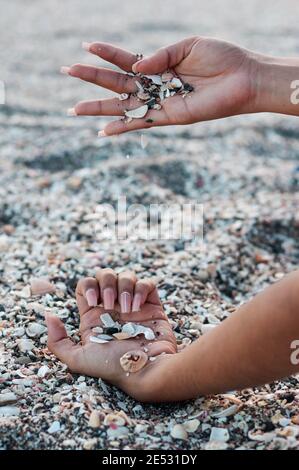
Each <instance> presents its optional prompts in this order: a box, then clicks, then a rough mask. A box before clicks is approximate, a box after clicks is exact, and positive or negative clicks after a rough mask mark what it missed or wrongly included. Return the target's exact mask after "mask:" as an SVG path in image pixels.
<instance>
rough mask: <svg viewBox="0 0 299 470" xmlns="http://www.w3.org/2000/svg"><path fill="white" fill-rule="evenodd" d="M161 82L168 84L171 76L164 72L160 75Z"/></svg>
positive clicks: (169, 73)
mask: <svg viewBox="0 0 299 470" xmlns="http://www.w3.org/2000/svg"><path fill="white" fill-rule="evenodd" d="M161 79H162V82H169V81H170V80H172V79H173V74H172V73H171V72H164V73H162V75H161Z"/></svg>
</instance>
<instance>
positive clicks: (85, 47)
mask: <svg viewBox="0 0 299 470" xmlns="http://www.w3.org/2000/svg"><path fill="white" fill-rule="evenodd" d="M90 46H91V42H82V47H83V49H85V50H86V51H87V52H89V51H90Z"/></svg>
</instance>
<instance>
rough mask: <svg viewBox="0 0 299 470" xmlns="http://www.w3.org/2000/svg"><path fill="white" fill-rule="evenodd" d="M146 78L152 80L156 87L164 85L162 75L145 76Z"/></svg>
mask: <svg viewBox="0 0 299 470" xmlns="http://www.w3.org/2000/svg"><path fill="white" fill-rule="evenodd" d="M145 77H146V78H148V79H149V80H151V81H152V82H153V83H154V84H155V85H162V78H161V77H160V75H145Z"/></svg>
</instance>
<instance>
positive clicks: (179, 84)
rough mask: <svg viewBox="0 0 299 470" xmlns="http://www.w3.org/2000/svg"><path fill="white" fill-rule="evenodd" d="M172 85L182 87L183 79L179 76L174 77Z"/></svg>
mask: <svg viewBox="0 0 299 470" xmlns="http://www.w3.org/2000/svg"><path fill="white" fill-rule="evenodd" d="M171 85H172V88H182V86H183V84H182V82H181V80H180V79H179V78H177V77H174V78H173V79H172V80H171Z"/></svg>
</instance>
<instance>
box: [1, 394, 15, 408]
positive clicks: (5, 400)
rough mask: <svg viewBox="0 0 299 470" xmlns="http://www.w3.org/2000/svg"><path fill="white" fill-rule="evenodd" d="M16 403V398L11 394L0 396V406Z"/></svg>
mask: <svg viewBox="0 0 299 470" xmlns="http://www.w3.org/2000/svg"><path fill="white" fill-rule="evenodd" d="M17 401H18V397H17V396H16V395H15V394H14V393H13V392H6V393H2V394H0V406H3V405H11V404H13V403H16V402H17Z"/></svg>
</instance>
